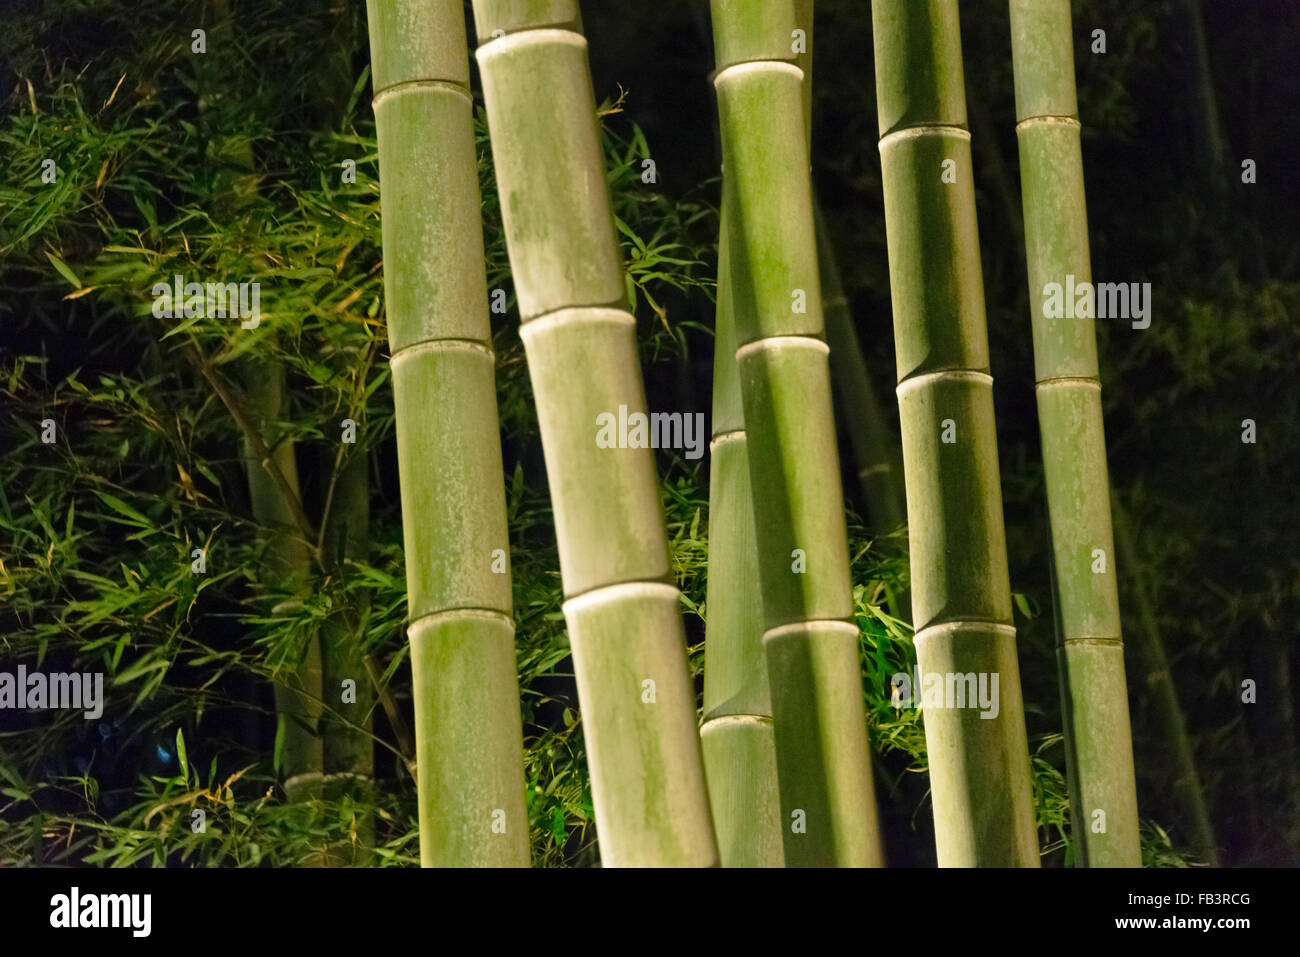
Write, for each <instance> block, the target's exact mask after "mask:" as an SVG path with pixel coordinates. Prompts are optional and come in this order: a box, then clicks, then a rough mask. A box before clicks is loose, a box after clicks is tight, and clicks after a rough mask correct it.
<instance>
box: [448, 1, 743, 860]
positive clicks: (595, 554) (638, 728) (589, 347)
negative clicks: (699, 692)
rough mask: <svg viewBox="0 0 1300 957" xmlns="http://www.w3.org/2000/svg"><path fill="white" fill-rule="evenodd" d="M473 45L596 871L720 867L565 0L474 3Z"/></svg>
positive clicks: (580, 48) (592, 128) (577, 28)
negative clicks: (625, 431) (571, 678)
mask: <svg viewBox="0 0 1300 957" xmlns="http://www.w3.org/2000/svg"><path fill="white" fill-rule="evenodd" d="M474 18H475V23H476V26H477V32H478V37H479V42H480V46H479V48H478V52H477V58H478V63H479V71H480V74H481V76H482V81H483V93H484V100H485V103H486V107H487V117H488V126H489V130H490V132H491V137H492V155H493V161H494V166H495V169H496V175H497V185H498V189H499V192H500V195H501V210H502V218H503V221H504V226H505V233H506V243H507V249H508V252H509V256H510V264H511V268H512V271H513V274H514V282H515V292H516V295H517V298H518V302H519V309H520V313H521V319H522V323H523V324H522V326H521V336H522V338H523V341H524V348H525V350H526V353H527V358H528V368H529V374H530V376H531V379H532V384H533V393H534V395H535V397H536V402H537V414H538V420H539V424H540V427H541V436H542V447H543V452H544V455H545V459H546V468H547V474H548V478H549V481H550V490H551V503H552V507H553V511H554V515H555V530H556V536H557V539H558V543H559V553H560V570H561V574H562V578H563V583H564V593H565V598H566V601H565V604H564V614H565V619H566V621H567V623H568V628H569V640H570V644H571V646H572V649H573V663H574V670H575V674H576V678H577V683H578V696H579V703H580V706H581V709H582V718H583V728H584V736H585V740H586V746H587V756H588V764H589V769H590V773H591V790H592V799H593V803H594V808H595V816H596V829H597V833H598V836H599V840H600V850H601V859H602V862H603V863H604V864H605V865H606V866H691V865H699V866H708V865H716V864H717V863H718V851H717V847H716V843H715V840H714V835H713V828H712V822H711V817H710V812H709V805H708V798H707V795H706V792H705V783H704V767H703V761H702V758H701V750H700V740H699V733H698V729H697V727H696V718H695V696H694V690H693V688H692V686H691V682H690V680H689V676H688V672H687V664H686V649H685V633H684V630H683V627H682V621H681V615H680V612H679V610H678V598H679V595H678V591H677V588H676V587H675V586H674V585H672V584H669V582H671V581H672V569H671V566H670V564H669V557H668V546H667V536H666V532H665V528H664V519H663V511H662V506H661V503H660V500H659V490H658V484H657V480H656V476H655V467H654V458H653V452H652V451H651V450H650V449H648V448H627V449H619V448H600V447H599V446H598V445H597V442H596V433H597V422H598V416H600V415H601V414H603V413H609V414H617V413H618V410H619V408H620V406H625V407H626V408H627V410H628V413H629V414H632V413H636V412H640V413H642V414H644V413H645V409H646V400H645V393H644V387H643V384H642V380H641V371H640V367H639V363H638V356H637V344H636V322H635V319H634V318H633V316H632V315H631V313H630V312H629V311H628V309H627V305H628V304H627V301H626V298H625V292H624V274H623V266H622V263H621V262H620V260H619V252H618V245H617V240H616V237H615V231H614V222H613V216H612V213H611V211H610V203H609V194H608V190H607V188H606V185H605V176H604V170H603V168H602V160H601V151H600V143H599V133H598V128H597V123H596V107H595V102H594V98H593V93H592V87H591V77H590V74H589V70H588V65H587V41H586V39H585V37H584V36H583V35H582V32H581V21H580V17H579V14H578V8H577V4H576V2H575V0H475V2H474Z"/></svg>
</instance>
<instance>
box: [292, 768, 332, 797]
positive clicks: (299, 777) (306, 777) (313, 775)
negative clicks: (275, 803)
mask: <svg viewBox="0 0 1300 957" xmlns="http://www.w3.org/2000/svg"><path fill="white" fill-rule="evenodd" d="M313 779H314V780H317V781H321V782H323V781H324V780H325V775H324V774H322V773H321V772H320V771H304V772H303V773H302V774H295V775H294V776H293V777H291V778H286V779H285V782H284V789H285V791H286V792H287V791H289V790H291V789H292V788H294V787H297V786H298V785H299V784H300V783H302V782H303V781H310V780H313Z"/></svg>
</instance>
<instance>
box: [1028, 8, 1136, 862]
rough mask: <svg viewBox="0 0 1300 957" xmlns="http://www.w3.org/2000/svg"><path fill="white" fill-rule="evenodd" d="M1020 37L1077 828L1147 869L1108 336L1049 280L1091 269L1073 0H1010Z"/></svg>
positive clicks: (1036, 330) (1088, 847)
mask: <svg viewBox="0 0 1300 957" xmlns="http://www.w3.org/2000/svg"><path fill="white" fill-rule="evenodd" d="M1011 48H1012V60H1013V64H1014V70H1015V87H1016V119H1017V124H1016V135H1017V138H1018V140H1019V143H1020V180H1021V189H1022V193H1023V204H1024V219H1025V255H1026V259H1027V262H1028V266H1029V268H1028V273H1029V303H1030V313H1031V319H1032V326H1033V337H1034V378H1035V380H1036V381H1037V386H1036V390H1035V391H1036V393H1037V397H1038V421H1039V428H1040V431H1041V434H1042V444H1043V471H1044V476H1045V480H1046V485H1047V504H1048V513H1049V519H1050V526H1051V539H1052V557H1053V565H1054V569H1055V582H1056V600H1057V603H1058V621H1059V623H1060V630H1059V642H1060V644H1059V647H1058V649H1057V654H1058V656H1059V658H1060V666H1061V672H1062V674H1063V675H1064V677H1065V681H1064V682H1063V683H1062V686H1061V695H1062V708H1061V710H1062V715H1063V717H1064V723H1065V737H1066V748H1067V752H1068V754H1069V758H1070V760H1069V770H1070V805H1071V829H1070V833H1071V837H1072V839H1073V842H1074V845H1075V847H1076V848H1077V850H1078V860H1079V862H1080V863H1081V864H1083V865H1084V866H1087V867H1140V866H1141V864H1142V849H1141V845H1140V842H1139V838H1138V816H1137V790H1136V785H1135V783H1134V776H1133V742H1132V733H1131V731H1130V728H1129V710H1128V689H1127V685H1126V682H1125V677H1124V644H1123V640H1122V638H1121V634H1120V619H1119V594H1118V591H1117V589H1116V572H1115V545H1114V539H1113V536H1112V532H1111V521H1110V486H1109V480H1108V478H1107V470H1106V438H1105V433H1104V427H1103V424H1102V411H1101V380H1100V377H1099V373H1098V366H1097V341H1096V334H1095V330H1094V329H1093V320H1092V318H1091V317H1090V316H1089V317H1082V318H1075V317H1071V318H1068V319H1061V318H1057V319H1052V318H1049V317H1048V316H1047V314H1046V313H1047V310H1046V309H1045V306H1044V304H1045V301H1046V289H1047V286H1048V284H1049V283H1057V284H1058V285H1059V286H1060V288H1062V289H1064V288H1066V286H1067V285H1068V284H1069V282H1070V280H1069V279H1068V278H1067V277H1070V276H1073V282H1074V283H1075V284H1076V285H1077V284H1080V283H1087V282H1091V281H1092V271H1091V264H1090V259H1089V252H1088V215H1087V209H1086V205H1085V201H1084V188H1083V155H1082V152H1081V150H1080V144H1079V131H1080V126H1079V119H1078V104H1077V102H1076V99H1075V89H1074V36H1073V32H1072V30H1071V24H1070V2H1069V0H1011ZM1070 311H1071V312H1073V310H1070Z"/></svg>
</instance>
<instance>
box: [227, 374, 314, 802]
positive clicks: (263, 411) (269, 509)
mask: <svg viewBox="0 0 1300 957" xmlns="http://www.w3.org/2000/svg"><path fill="white" fill-rule="evenodd" d="M246 382H247V385H246V392H245V394H246V396H247V399H248V403H249V405H250V407H251V410H252V423H253V425H254V427H255V428H256V429H257V431H258V434H259V435H261V436H262V437H263V440H264V441H265V442H266V444H267V446H268V447H269V448H270V449H271V454H272V458H273V459H274V462H275V465H276V466H277V467H278V468H279V470H280V474H281V475H283V476H284V478H285V480H286V482H287V483H288V485H289V490H290V491H291V492H292V493H293V494H294V495H295V496H298V498H299V500H301V497H302V496H301V492H300V490H299V485H298V463H297V461H296V458H295V454H294V444H293V440H292V439H288V438H284V437H281V436H277V435H275V434H274V433H273V431H272V429H273V428H274V427H275V424H276V423H277V422H278V421H279V420H280V417H281V415H282V413H283V410H284V402H285V372H284V366H283V365H282V364H281V363H279V362H258V363H254V364H253V365H251V366H250V367H249V368H248V370H247V373H246ZM244 458H245V461H246V465H247V468H246V471H247V474H248V489H249V497H250V499H251V503H252V510H253V518H254V519H255V520H256V521H257V522H258V524H260V525H262V526H264V527H266V528H267V529H268V530H269V531H270V539H269V541H268V543H267V557H266V561H265V562H264V564H263V565H262V576H261V577H262V580H263V581H265V582H267V583H274V584H276V585H278V586H280V587H281V588H284V589H285V590H287V591H290V592H294V593H297V594H299V595H301V594H303V593H305V591H306V589H307V588H308V587H309V584H308V583H309V580H310V578H311V573H312V554H311V544H310V543H308V542H307V541H306V540H305V539H304V538H303V536H302V530H301V529H300V528H299V527H298V523H297V521H296V519H295V516H294V512H293V510H292V508H291V507H290V506H289V503H288V502H287V501H285V494H284V490H282V489H281V488H280V487H279V486H278V485H277V484H276V482H275V481H274V480H273V479H272V478H271V473H270V472H269V471H268V470H267V467H266V463H264V462H261V461H259V460H258V456H257V453H256V452H255V451H254V449H253V448H252V446H251V445H250V443H249V442H248V441H247V440H245V442H244ZM321 680H322V679H321V650H320V640H319V638H318V637H317V635H316V634H314V633H312V634H311V635H310V636H309V637H308V638H307V641H306V644H305V646H304V647H303V648H302V649H301V656H300V657H298V658H297V659H296V660H294V661H293V662H291V666H290V668H289V669H288V670H287V671H286V673H285V676H284V677H282V678H281V679H280V680H279V681H277V682H276V685H275V712H276V745H277V747H276V750H277V752H278V754H279V756H280V773H281V776H282V778H283V780H284V791H285V796H286V797H287V798H288V800H289V801H291V802H293V801H300V800H304V799H306V798H308V797H311V796H313V795H317V794H319V793H320V786H321V776H322V772H323V769H324V753H323V749H322V743H321V738H320V718H321V696H322V685H321Z"/></svg>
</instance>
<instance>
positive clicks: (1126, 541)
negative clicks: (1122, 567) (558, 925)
mask: <svg viewBox="0 0 1300 957" xmlns="http://www.w3.org/2000/svg"><path fill="white" fill-rule="evenodd" d="M1114 510H1115V537H1116V539H1117V540H1118V543H1119V548H1120V552H1121V554H1123V556H1124V560H1125V562H1127V563H1128V564H1129V566H1130V567H1132V568H1133V570H1134V571H1133V574H1132V576H1130V579H1129V580H1130V581H1131V583H1132V585H1133V587H1132V590H1131V592H1130V595H1131V596H1132V599H1133V603H1134V604H1135V605H1136V606H1137V609H1136V610H1137V620H1138V626H1139V627H1138V632H1137V633H1138V637H1139V639H1141V641H1142V645H1141V646H1140V647H1142V649H1143V658H1144V659H1145V661H1144V664H1145V673H1146V674H1145V677H1146V685H1147V686H1148V687H1149V688H1150V689H1151V691H1152V693H1153V695H1154V698H1155V710H1156V714H1157V715H1158V716H1159V720H1160V723H1161V724H1162V725H1163V726H1164V728H1163V730H1164V740H1165V741H1166V742H1168V747H1169V749H1170V759H1171V761H1172V763H1173V765H1174V767H1175V769H1176V774H1175V777H1174V780H1173V782H1172V789H1173V792H1174V793H1175V794H1176V795H1177V796H1178V800H1179V802H1180V803H1181V804H1182V806H1183V813H1184V814H1186V815H1187V821H1188V828H1189V830H1190V831H1191V844H1192V847H1193V848H1194V849H1195V851H1196V853H1197V854H1198V855H1199V856H1200V858H1201V859H1202V860H1204V861H1205V862H1206V863H1207V864H1209V865H1210V866H1211V867H1218V866H1219V848H1218V841H1217V840H1216V839H1215V836H1214V825H1213V824H1212V823H1211V822H1210V812H1209V808H1208V807H1207V806H1206V803H1205V789H1204V787H1203V786H1202V785H1201V775H1200V772H1199V771H1197V769H1196V750H1195V748H1193V747H1192V739H1191V735H1189V734H1188V733H1187V719H1186V718H1185V717H1184V716H1183V708H1182V705H1181V704H1179V702H1178V688H1177V687H1176V686H1175V685H1174V678H1173V672H1172V671H1171V670H1170V668H1169V657H1168V656H1167V655H1166V654H1165V643H1164V639H1163V638H1162V637H1161V635H1160V621H1159V618H1158V616H1157V613H1156V603H1155V598H1154V597H1153V596H1152V589H1151V586H1150V584H1149V583H1148V582H1147V581H1146V576H1145V572H1144V566H1143V564H1142V560H1141V558H1140V557H1139V555H1138V551H1137V543H1136V539H1135V538H1134V536H1133V531H1132V529H1131V528H1130V525H1129V519H1128V515H1127V512H1126V510H1125V509H1124V507H1123V505H1122V504H1121V502H1120V500H1119V497H1118V496H1116V497H1115V499H1114Z"/></svg>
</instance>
